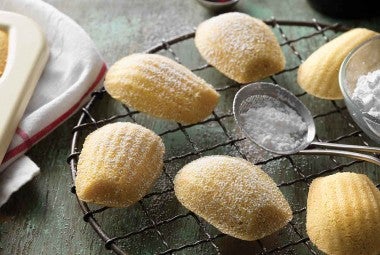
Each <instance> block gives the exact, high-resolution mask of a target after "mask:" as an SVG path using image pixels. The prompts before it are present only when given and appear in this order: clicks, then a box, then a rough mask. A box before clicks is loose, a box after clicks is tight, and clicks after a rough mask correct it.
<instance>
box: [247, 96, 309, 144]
mask: <svg viewBox="0 0 380 255" xmlns="http://www.w3.org/2000/svg"><path fill="white" fill-rule="evenodd" d="M241 116H242V120H243V125H244V129H245V131H246V132H247V133H248V134H249V136H250V137H251V138H253V139H254V141H255V142H256V143H257V144H259V145H261V146H263V147H265V148H267V149H270V150H274V151H289V150H293V149H295V148H297V147H298V146H300V145H301V144H302V142H303V138H304V136H305V134H306V132H307V125H306V123H305V122H304V121H303V120H302V118H301V116H300V115H298V114H297V112H296V111H295V110H293V109H292V108H290V107H289V106H287V105H286V104H283V103H282V104H279V105H277V104H276V105H275V104H274V103H273V102H272V101H268V102H265V103H264V104H263V105H261V106H259V107H253V108H250V109H249V110H248V111H247V112H245V113H243V114H242V115H241Z"/></svg>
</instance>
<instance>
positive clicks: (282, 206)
mask: <svg viewBox="0 0 380 255" xmlns="http://www.w3.org/2000/svg"><path fill="white" fill-rule="evenodd" d="M174 190H175V195H176V196H177V198H178V200H179V201H180V202H181V203H182V204H183V206H185V207H186V208H188V209H189V210H191V211H193V212H194V213H196V214H198V215H199V216H201V217H202V218H204V219H205V220H206V221H207V222H209V223H210V224H212V225H213V226H215V227H216V228H218V229H219V230H220V231H221V232H223V233H226V234H228V235H231V236H234V237H236V238H240V239H243V240H256V239H260V238H262V237H264V236H267V235H269V234H272V233H273V232H275V231H277V230H279V229H280V228H282V227H283V226H285V225H286V224H287V223H288V222H289V221H290V220H291V219H292V211H291V209H290V206H289V204H288V202H287V201H286V199H285V198H284V196H283V195H282V193H281V191H280V190H279V189H278V187H277V186H276V184H275V183H274V181H273V180H272V179H271V178H270V177H269V176H268V175H267V174H266V173H265V172H263V171H262V170H261V169H260V168H259V167H258V166H255V165H253V164H252V163H250V162H248V161H246V160H244V159H241V158H234V157H230V156H207V157H203V158H200V159H197V160H195V161H193V162H190V163H189V164H187V165H185V166H184V167H183V168H182V169H181V170H180V171H179V172H178V174H177V175H176V177H175V180H174Z"/></svg>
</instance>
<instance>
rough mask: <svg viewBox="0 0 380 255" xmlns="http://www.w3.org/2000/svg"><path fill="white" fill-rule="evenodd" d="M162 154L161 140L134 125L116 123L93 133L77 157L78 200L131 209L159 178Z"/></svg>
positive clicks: (148, 131) (147, 130)
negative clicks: (129, 207) (130, 206)
mask: <svg viewBox="0 0 380 255" xmlns="http://www.w3.org/2000/svg"><path fill="white" fill-rule="evenodd" d="M164 151H165V148H164V144H163V142H162V140H161V138H160V137H159V136H157V135H156V134H155V133H154V132H153V131H151V130H149V129H147V128H145V127H143V126H140V125H137V124H133V123H121V122H118V123H113V124H108V125H105V126H103V127H101V128H99V129H97V130H95V131H94V132H92V133H91V134H90V135H88V136H87V138H86V140H85V142H84V144H83V149H82V152H81V154H80V156H79V161H78V166H77V176H76V179H75V186H76V192H77V195H78V197H79V198H80V199H81V200H83V201H86V202H91V203H95V204H99V205H104V206H109V207H126V206H129V205H132V204H133V203H135V202H137V201H138V200H140V199H141V198H142V197H143V196H144V195H146V194H147V192H148V191H149V189H150V188H151V187H152V186H153V184H154V182H155V181H156V179H157V178H158V177H159V175H160V174H161V172H162V167H163V156H164Z"/></svg>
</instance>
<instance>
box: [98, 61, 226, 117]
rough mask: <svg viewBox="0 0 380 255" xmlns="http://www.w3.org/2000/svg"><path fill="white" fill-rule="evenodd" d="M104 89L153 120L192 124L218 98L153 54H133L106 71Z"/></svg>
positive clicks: (183, 69)
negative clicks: (152, 117)
mask: <svg viewBox="0 0 380 255" xmlns="http://www.w3.org/2000/svg"><path fill="white" fill-rule="evenodd" d="M104 85H105V89H106V90H107V92H108V93H109V94H110V95H111V96H112V97H113V98H115V99H117V100H120V101H121V102H122V103H124V104H126V105H128V106H131V107H133V108H134V109H136V110H138V111H141V112H145V113H147V114H150V115H152V116H155V117H160V118H164V119H169V120H175V121H177V122H180V123H182V124H192V123H196V122H199V121H201V120H203V119H204V118H206V117H207V116H208V115H210V114H211V112H212V111H213V110H214V108H215V106H216V105H217V103H218V101H219V94H218V93H217V92H216V91H215V89H214V88H213V87H212V86H211V85H209V84H207V83H206V82H205V81H204V80H203V79H201V78H199V77H198V76H196V75H195V74H193V73H192V72H191V71H190V70H189V69H187V68H186V67H184V66H182V65H180V64H178V63H177V62H175V61H173V60H171V59H169V58H167V57H164V56H161V55H155V54H132V55H130V56H127V57H125V58H123V59H121V60H119V61H117V62H116V63H115V64H114V65H112V66H111V68H110V69H109V71H108V73H107V75H106V78H105V82H104Z"/></svg>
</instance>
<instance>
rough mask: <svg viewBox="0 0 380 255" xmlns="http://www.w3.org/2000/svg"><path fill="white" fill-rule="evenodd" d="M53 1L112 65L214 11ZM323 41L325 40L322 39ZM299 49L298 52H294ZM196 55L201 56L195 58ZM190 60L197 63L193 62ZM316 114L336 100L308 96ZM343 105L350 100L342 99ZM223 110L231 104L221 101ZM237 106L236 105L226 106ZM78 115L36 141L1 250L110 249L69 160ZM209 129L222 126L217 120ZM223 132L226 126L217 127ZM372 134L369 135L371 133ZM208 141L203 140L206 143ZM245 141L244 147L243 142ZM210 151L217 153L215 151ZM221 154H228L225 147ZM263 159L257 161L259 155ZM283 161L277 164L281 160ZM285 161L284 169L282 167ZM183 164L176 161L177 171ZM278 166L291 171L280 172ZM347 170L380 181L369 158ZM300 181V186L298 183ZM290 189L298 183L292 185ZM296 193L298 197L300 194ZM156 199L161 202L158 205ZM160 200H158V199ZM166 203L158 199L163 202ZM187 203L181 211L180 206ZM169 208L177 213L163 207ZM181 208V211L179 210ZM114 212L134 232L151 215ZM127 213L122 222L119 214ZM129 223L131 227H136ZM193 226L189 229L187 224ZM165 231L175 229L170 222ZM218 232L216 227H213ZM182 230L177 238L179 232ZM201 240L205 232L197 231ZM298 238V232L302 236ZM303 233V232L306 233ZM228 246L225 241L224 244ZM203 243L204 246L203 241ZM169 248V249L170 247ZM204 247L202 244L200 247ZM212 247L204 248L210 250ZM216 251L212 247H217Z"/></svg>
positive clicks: (328, 127) (269, 9)
mask: <svg viewBox="0 0 380 255" xmlns="http://www.w3.org/2000/svg"><path fill="white" fill-rule="evenodd" d="M47 2H49V3H51V4H52V5H54V6H56V7H57V8H58V9H60V10H61V11H62V12H64V13H66V14H67V15H69V16H70V17H72V18H73V19H74V20H75V21H77V22H78V23H79V24H80V25H81V26H82V27H83V28H84V30H86V31H87V32H88V33H89V35H90V36H91V37H92V38H93V40H94V41H95V43H96V44H97V46H98V47H99V51H100V52H101V53H102V55H103V56H104V58H105V60H106V61H107V63H109V64H112V63H113V62H114V61H116V60H117V59H119V58H121V57H123V56H125V55H127V54H130V53H133V52H140V51H144V50H146V49H148V48H149V47H151V46H153V45H156V44H157V43H159V42H160V41H161V40H162V39H168V38H171V37H173V36H175V35H178V34H181V33H184V32H188V31H191V30H192V29H193V27H196V26H197V24H198V23H199V22H201V21H203V20H205V19H207V18H209V17H211V16H212V15H213V13H211V12H208V11H207V10H205V9H204V8H203V7H201V6H199V5H198V4H197V2H196V1H195V0H187V1H184V0H165V1H162V0H144V1H141V0H127V1H117V0H112V1H103V0H82V1H65V0H48V1H47ZM237 10H239V11H242V12H246V13H249V14H251V15H253V16H256V17H259V18H262V19H269V18H271V17H272V16H274V17H276V18H277V19H293V20H307V21H310V20H312V18H316V19H317V20H319V21H321V22H326V23H335V22H337V21H339V22H342V23H344V24H347V25H350V26H365V27H368V28H372V29H375V30H379V31H380V18H372V19H361V20H360V19H359V20H337V19H332V18H328V17H325V16H323V15H320V14H319V13H317V12H315V11H314V10H312V9H311V8H310V7H309V5H308V4H307V2H306V1H304V0H283V1H278V0H241V2H240V3H239V4H238V5H237ZM287 32H288V33H289V36H292V37H297V35H300V34H302V32H304V31H302V30H301V31H300V30H296V29H289V31H287ZM321 42H322V41H321ZM315 48H316V45H315V41H304V42H300V43H299V44H297V49H298V50H299V52H300V54H301V56H302V57H303V58H306V57H307V54H308V52H310V51H311V50H313V49H315ZM179 52H180V54H181V55H182V56H185V58H186V59H190V60H191V57H192V56H191V53H190V52H187V51H186V50H184V49H180V50H179ZM289 54H291V53H289ZM191 61H193V60H191ZM191 61H190V62H191ZM288 61H289V63H288V64H289V66H291V64H292V63H294V64H296V62H297V61H298V60H296V59H290V60H288ZM203 75H204V77H205V78H206V79H216V80H215V82H216V83H219V84H223V83H225V82H226V81H227V80H226V79H225V78H223V77H221V76H220V75H217V74H215V73H212V71H209V72H205V73H204V74H203ZM278 82H281V83H284V84H287V85H286V86H288V88H289V89H291V90H292V91H294V92H300V89H299V88H297V86H295V85H294V82H295V76H294V77H293V78H289V77H285V76H284V77H282V76H279V77H278ZM232 92H233V91H230V94H229V95H228V94H225V95H224V96H225V98H226V101H228V102H230V101H231V97H233V94H232ZM302 100H303V101H304V102H305V103H306V104H307V106H308V107H309V108H310V109H311V111H312V112H313V113H314V114H318V113H322V112H326V111H328V110H329V109H332V104H331V103H330V102H325V101H323V100H318V99H315V98H312V97H309V96H305V97H303V99H302ZM339 104H340V105H343V103H341V102H340V103H339ZM102 107H103V108H102V109H98V110H97V111H102V112H104V113H106V112H107V113H108V112H109V113H111V112H113V111H115V106H114V104H113V103H112V102H109V101H107V102H105V103H102ZM221 107H222V108H223V106H221ZM224 107H225V108H226V107H229V105H228V103H226V105H225V106H224ZM344 114H345V116H346V117H347V119H345V118H342V117H341V115H339V114H335V115H329V116H327V117H324V118H319V119H317V123H316V124H317V129H318V131H319V132H318V134H319V136H320V138H322V139H329V138H334V137H337V136H339V135H342V134H345V133H347V132H349V131H350V129H351V127H350V126H349V125H348V122H351V121H350V119H349V116H348V114H347V112H345V113H344ZM78 116H79V115H78V114H77V115H75V116H74V117H73V118H71V119H70V120H68V121H67V122H66V123H64V124H63V125H62V126H61V127H59V128H58V129H57V130H56V131H54V132H53V133H52V134H50V135H49V136H48V137H46V138H45V139H44V140H43V141H42V142H41V143H39V144H38V145H37V146H35V147H34V148H33V149H32V150H31V151H30V152H28V155H29V156H30V157H31V158H32V159H33V160H34V161H35V162H36V163H37V164H38V165H39V166H40V167H41V174H40V175H39V176H37V177H36V178H35V179H34V180H33V181H32V182H30V183H29V184H27V185H26V186H25V187H23V188H22V189H21V190H20V191H19V192H17V193H16V194H14V195H13V196H12V198H11V200H10V201H9V202H8V203H7V204H6V205H5V206H3V207H2V208H1V209H0V254H12V255H13V254H41V255H42V254H108V253H110V252H108V251H107V250H106V249H105V248H104V246H103V243H102V242H101V241H100V240H99V238H98V237H97V235H96V234H95V232H94V231H93V230H92V229H91V227H90V226H89V225H88V224H86V223H85V222H84V221H83V220H82V213H81V211H80V210H79V207H78V204H77V201H76V199H75V198H74V196H73V195H72V194H71V193H70V187H71V185H72V182H71V176H70V171H69V168H68V165H67V164H66V157H67V155H68V154H69V148H70V143H71V128H72V127H73V126H74V123H75V122H76V121H77V119H78ZM141 121H143V122H144V124H145V125H146V126H148V127H152V128H153V129H155V130H160V129H161V130H162V128H163V126H162V124H160V123H161V122H160V123H159V122H156V121H155V120H152V119H150V118H142V119H141ZM225 125H226V126H229V127H230V126H232V125H233V123H232V119H226V121H225ZM207 130H216V129H214V128H213V127H212V126H210V127H207ZM190 132H193V135H194V137H196V135H197V134H201V133H203V132H205V130H202V129H199V130H198V129H195V130H191V131H190ZM213 134H214V135H215V137H218V135H220V134H218V131H215V132H214V133H213ZM364 139H366V138H364ZM202 140H203V141H202ZM197 142H199V144H200V146H202V143H204V144H206V143H208V142H212V141H210V140H207V137H206V136H200V138H199V140H198V141H197ZM342 142H347V143H360V142H361V141H360V139H359V138H350V139H345V140H343V141H342ZM167 143H168V144H169V145H168V147H169V149H168V151H169V152H168V153H173V152H174V151H175V150H179V149H183V150H184V151H185V150H186V148H183V147H184V146H183V144H184V138H183V137H179V136H175V135H173V136H172V137H170V138H167ZM243 146H244V145H243ZM211 153H212V152H210V153H209V154H211ZM215 153H222V151H217V152H215ZM252 160H255V159H252ZM293 160H294V161H295V163H296V165H297V166H299V167H300V169H301V171H302V172H303V174H305V175H308V174H311V173H315V172H318V171H321V170H323V169H326V168H329V167H331V166H332V165H333V164H335V163H334V162H333V161H331V159H329V158H323V157H300V156H297V157H293ZM337 161H338V163H339V162H347V159H341V158H338V159H337ZM275 164H277V165H275ZM275 164H274V165H267V166H266V170H267V171H268V172H269V173H270V174H271V175H272V176H273V177H274V178H275V180H276V181H277V182H279V181H280V180H282V181H284V180H285V181H286V180H290V179H294V177H295V175H296V174H295V173H294V171H293V170H292V169H290V171H288V170H289V168H290V166H289V163H288V162H287V161H283V162H276V163H275ZM279 166H280V168H279ZM178 167H179V166H174V167H173V169H176V168H178ZM271 168H273V169H283V170H279V172H273V171H271ZM344 170H350V171H358V172H364V173H366V174H368V175H370V176H371V178H372V179H373V180H375V181H377V182H379V181H380V177H379V176H380V175H379V171H380V169H379V168H375V167H374V166H372V165H369V164H356V165H353V166H351V167H349V168H345V169H344ZM292 187H294V186H292ZM296 188H297V189H299V190H302V189H303V190H304V191H305V192H306V189H307V183H300V184H299V185H297V187H296ZM289 189H290V188H289ZM283 191H284V192H285V193H286V194H288V199H289V200H291V201H292V204H293V206H294V207H296V208H299V207H300V206H301V205H302V204H304V199H305V195H299V196H293V195H294V194H296V193H295V192H294V191H291V190H286V189H284V190H283ZM292 194H293V195H292ZM167 201H168V202H167V203H169V204H171V203H173V204H175V203H176V202H175V201H173V199H172V197H171V198H168V200H167ZM154 202H155V201H153V204H154ZM156 202H157V201H156ZM159 206H161V204H160V203H157V207H159ZM180 210H181V209H179V211H180ZM163 213H168V214H169V212H166V211H165V212H163ZM176 213H178V211H177V212H176ZM109 215H111V214H107V215H105V216H102V217H100V221H101V222H102V223H103V224H104V228H105V229H107V230H109V231H113V233H116V234H117V233H126V231H127V229H131V225H136V226H137V225H140V224H141V225H143V224H144V220H145V219H143V217H142V216H141V215H139V214H138V213H137V211H135V210H130V211H123V210H115V211H114V212H113V214H112V217H108V216H109ZM113 217H114V218H117V219H120V220H119V221H116V222H115V220H114V219H112V218H113ZM128 224H129V225H128ZM192 226H194V224H191V223H188V222H183V227H182V229H178V230H177V232H176V233H175V236H172V237H169V240H168V242H169V243H174V244H176V243H179V242H180V240H179V239H180V238H179V237H178V236H181V235H186V234H188V235H192V233H193V232H194V231H193V230H192V229H191V228H192ZM187 227H188V228H189V229H187ZM162 231H169V232H170V231H172V230H171V229H170V228H169V229H167V230H165V229H164V230H162ZM210 231H211V232H212V231H214V230H210ZM300 231H301V232H304V227H302V226H300ZM150 235H154V233H147V234H146V236H145V237H144V236H140V237H137V238H135V239H134V240H133V241H134V244H133V245H130V250H131V252H135V253H138V254H150V253H149V251H150V250H151V249H149V248H150V247H159V243H160V242H159V240H157V241H156V242H154V241H152V240H153V239H152V238H150ZM176 236H177V237H176ZM190 238H197V236H190ZM294 239H295V240H297V236H295V237H294ZM298 239H299V237H298ZM223 242H224V244H222V245H221V247H222V250H223V251H224V253H225V254H234V252H235V254H236V248H235V250H233V249H231V248H230V247H239V248H238V249H240V251H241V253H243V251H246V252H247V254H252V252H253V251H254V248H253V247H251V246H252V244H250V243H239V244H237V241H236V240H233V239H226V240H224V241H223ZM263 242H264V244H265V243H266V242H277V243H278V244H279V245H281V244H285V243H286V242H285V241H284V240H281V237H280V238H277V239H275V240H272V239H267V240H264V241H263ZM219 244H220V242H219ZM201 247H202V246H201ZM164 248H165V247H162V249H161V250H164ZM199 249H201V248H199ZM208 249H210V248H209V247H204V250H205V251H206V252H205V254H207V253H208V252H207V251H208ZM209 251H210V252H211V251H212V250H209ZM199 252H200V251H199V250H185V251H184V253H183V254H197V253H199ZM288 252H292V253H291V254H308V253H309V252H308V250H307V249H306V247H304V246H303V245H300V246H296V247H295V248H294V249H293V250H288Z"/></svg>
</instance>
